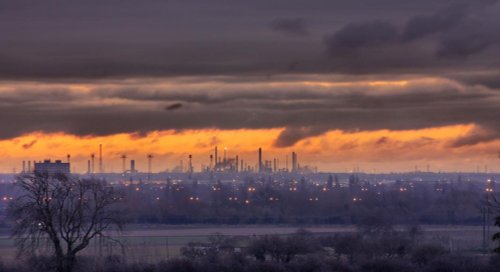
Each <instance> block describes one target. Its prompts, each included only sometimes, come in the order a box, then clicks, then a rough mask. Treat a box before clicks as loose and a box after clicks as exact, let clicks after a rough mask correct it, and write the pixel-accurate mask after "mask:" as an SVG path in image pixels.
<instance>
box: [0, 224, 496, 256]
mask: <svg viewBox="0 0 500 272" xmlns="http://www.w3.org/2000/svg"><path fill="white" fill-rule="evenodd" d="M305 229H307V230H309V231H311V232H312V233H314V234H315V235H326V234H335V233H348V232H354V231H356V228H355V227H354V226H311V227H305ZM401 229H402V228H401ZM296 230H297V227H288V226H212V227H207V226H164V225H136V226H131V227H130V228H129V230H128V231H125V232H124V233H122V234H121V235H120V236H118V237H116V238H117V239H119V240H120V241H121V242H122V243H123V245H124V246H123V247H121V246H119V245H117V244H116V243H110V242H108V241H99V240H94V242H93V243H92V244H91V245H90V246H89V247H88V248H87V249H86V250H85V251H84V252H83V254H84V255H89V256H108V255H123V254H124V255H125V256H126V258H127V259H128V260H130V261H132V262H133V261H143V262H156V261H159V260H162V259H166V258H171V257H175V256H178V255H179V254H180V249H181V248H182V247H183V246H185V245H187V244H188V243H189V242H202V241H206V240H207V238H208V237H209V236H210V235H212V234H215V233H220V234H222V235H227V236H239V237H245V236H246V237H249V236H259V235H266V234H280V235H287V234H290V233H293V232H295V231H296ZM422 230H423V233H424V235H423V239H424V241H431V242H434V243H439V244H442V245H443V246H445V247H447V248H449V249H450V250H452V251H469V252H470V251H473V252H474V251H476V252H479V251H480V250H481V248H482V227H481V226H422ZM493 231H494V230H493V229H492V232H493ZM15 255H16V248H15V245H14V241H13V240H12V239H10V238H8V237H7V236H0V259H1V260H2V261H4V262H11V261H13V260H15V259H16V256H15Z"/></svg>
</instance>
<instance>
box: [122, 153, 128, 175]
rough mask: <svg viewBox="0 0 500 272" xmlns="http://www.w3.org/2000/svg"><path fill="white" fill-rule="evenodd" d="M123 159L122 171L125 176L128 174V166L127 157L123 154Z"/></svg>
mask: <svg viewBox="0 0 500 272" xmlns="http://www.w3.org/2000/svg"><path fill="white" fill-rule="evenodd" d="M121 158H122V170H123V174H125V173H126V172H127V166H126V164H127V155H125V154H123V155H122V156H121Z"/></svg>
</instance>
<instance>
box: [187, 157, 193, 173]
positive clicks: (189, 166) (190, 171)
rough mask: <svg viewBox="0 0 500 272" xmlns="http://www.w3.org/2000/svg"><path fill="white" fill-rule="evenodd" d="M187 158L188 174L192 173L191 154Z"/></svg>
mask: <svg viewBox="0 0 500 272" xmlns="http://www.w3.org/2000/svg"><path fill="white" fill-rule="evenodd" d="M188 159H189V162H188V164H189V165H188V172H189V174H192V173H193V155H191V154H189V156H188Z"/></svg>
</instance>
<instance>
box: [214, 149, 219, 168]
mask: <svg viewBox="0 0 500 272" xmlns="http://www.w3.org/2000/svg"><path fill="white" fill-rule="evenodd" d="M217 156H218V154H217V146H215V164H217V163H218V162H219V157H217Z"/></svg>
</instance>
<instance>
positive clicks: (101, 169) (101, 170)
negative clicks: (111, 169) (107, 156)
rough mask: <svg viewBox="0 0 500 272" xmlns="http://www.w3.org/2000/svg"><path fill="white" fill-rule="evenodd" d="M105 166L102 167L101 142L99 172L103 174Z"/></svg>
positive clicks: (100, 147) (100, 145)
mask: <svg viewBox="0 0 500 272" xmlns="http://www.w3.org/2000/svg"><path fill="white" fill-rule="evenodd" d="M103 171H104V170H103V167H102V144H99V174H102V172H103Z"/></svg>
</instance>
